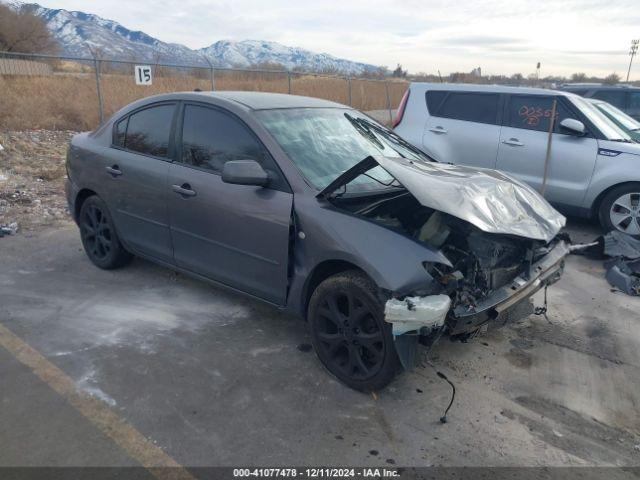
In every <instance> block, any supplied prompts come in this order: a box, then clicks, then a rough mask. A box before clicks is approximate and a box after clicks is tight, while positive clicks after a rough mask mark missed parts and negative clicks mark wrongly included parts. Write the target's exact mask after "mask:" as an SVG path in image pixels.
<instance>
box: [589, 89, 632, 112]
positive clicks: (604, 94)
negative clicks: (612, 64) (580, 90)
mask: <svg viewBox="0 0 640 480" xmlns="http://www.w3.org/2000/svg"><path fill="white" fill-rule="evenodd" d="M625 95H626V92H621V91H614V90H596V92H595V93H594V94H593V98H597V99H599V100H604V101H605V102H608V103H610V104H611V105H613V106H614V107H618V108H620V109H624V108H625V103H626V102H625Z"/></svg>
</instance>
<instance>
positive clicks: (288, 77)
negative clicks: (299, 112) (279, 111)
mask: <svg viewBox="0 0 640 480" xmlns="http://www.w3.org/2000/svg"><path fill="white" fill-rule="evenodd" d="M287 82H288V83H289V95H291V70H287Z"/></svg>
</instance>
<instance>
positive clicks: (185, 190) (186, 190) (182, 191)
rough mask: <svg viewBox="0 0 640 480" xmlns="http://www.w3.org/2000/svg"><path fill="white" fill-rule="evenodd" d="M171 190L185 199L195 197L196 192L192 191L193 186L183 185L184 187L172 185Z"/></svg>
mask: <svg viewBox="0 0 640 480" xmlns="http://www.w3.org/2000/svg"><path fill="white" fill-rule="evenodd" d="M171 189H172V190H173V191H174V192H176V193H177V194H179V195H182V196H183V197H195V196H196V192H195V190H191V185H189V184H188V183H183V184H182V185H171Z"/></svg>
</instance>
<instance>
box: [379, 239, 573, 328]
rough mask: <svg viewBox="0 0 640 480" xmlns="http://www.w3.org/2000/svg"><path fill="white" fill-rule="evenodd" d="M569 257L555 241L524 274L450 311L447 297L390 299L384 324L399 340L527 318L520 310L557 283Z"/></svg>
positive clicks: (524, 312)
mask: <svg viewBox="0 0 640 480" xmlns="http://www.w3.org/2000/svg"><path fill="white" fill-rule="evenodd" d="M568 254H569V246H568V245H567V244H566V243H564V242H563V241H560V242H558V244H557V245H556V246H555V247H554V248H553V249H552V250H551V251H549V252H548V253H547V254H546V255H545V256H544V257H543V258H542V259H540V260H539V261H538V262H536V263H534V264H532V265H531V266H530V267H529V269H528V271H527V272H526V273H523V274H521V275H519V276H518V277H516V278H515V279H513V280H512V281H511V282H509V283H508V284H507V285H505V286H504V287H502V288H500V289H498V290H496V291H494V292H493V293H492V294H491V295H489V296H488V297H486V298H485V299H483V300H482V301H481V302H479V303H478V304H477V305H473V306H468V307H467V306H458V307H456V308H454V309H453V310H451V309H450V307H451V300H450V298H449V297H448V296H446V295H432V296H426V297H406V298H404V299H403V300H398V299H395V298H392V299H390V300H388V301H387V303H386V305H385V321H387V322H388V323H391V324H392V327H393V334H394V336H395V337H396V338H398V336H400V335H403V334H404V333H407V332H411V331H413V332H419V333H420V334H428V333H429V332H431V331H433V330H435V329H437V328H440V327H442V326H443V325H445V324H446V326H447V330H446V331H447V333H448V334H450V335H460V334H464V333H469V332H473V331H474V330H477V329H478V328H479V327H481V326H482V325H484V324H486V323H488V322H492V323H496V324H501V323H502V324H503V323H506V322H507V321H509V320H515V319H517V317H522V316H526V315H527V314H528V313H530V309H529V310H527V309H524V308H520V307H521V306H522V305H523V304H524V302H525V301H526V300H527V299H529V298H530V297H531V296H532V295H533V294H534V293H536V292H537V291H538V290H540V289H541V288H543V287H545V286H547V285H551V284H552V283H555V282H556V281H558V279H559V278H560V277H561V275H562V272H563V270H564V258H565V257H566V256H567V255H568Z"/></svg>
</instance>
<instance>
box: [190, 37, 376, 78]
mask: <svg viewBox="0 0 640 480" xmlns="http://www.w3.org/2000/svg"><path fill="white" fill-rule="evenodd" d="M198 51H199V52H202V53H203V54H205V55H206V56H207V57H209V58H211V59H212V60H213V61H214V62H215V63H216V64H220V65H223V66H227V65H228V66H232V65H235V66H240V67H248V66H250V65H258V64H260V63H267V62H270V63H279V64H281V65H284V66H285V67H286V68H288V69H294V68H301V69H303V70H308V71H316V72H317V71H327V70H331V71H338V72H345V73H352V74H359V73H362V72H365V71H368V70H375V69H376V68H377V67H376V66H374V65H368V64H366V63H359V62H352V61H350V60H345V59H343V58H336V57H334V56H332V55H329V54H327V53H314V52H311V51H309V50H305V49H303V48H297V47H287V46H285V45H282V44H280V43H277V42H266V41H261V40H243V41H241V42H233V41H230V40H220V41H218V42H215V43H214V44H212V45H211V46H209V47H205V48H201V49H200V50H198Z"/></svg>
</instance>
